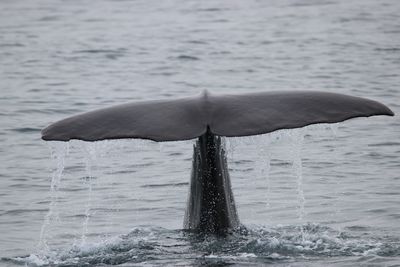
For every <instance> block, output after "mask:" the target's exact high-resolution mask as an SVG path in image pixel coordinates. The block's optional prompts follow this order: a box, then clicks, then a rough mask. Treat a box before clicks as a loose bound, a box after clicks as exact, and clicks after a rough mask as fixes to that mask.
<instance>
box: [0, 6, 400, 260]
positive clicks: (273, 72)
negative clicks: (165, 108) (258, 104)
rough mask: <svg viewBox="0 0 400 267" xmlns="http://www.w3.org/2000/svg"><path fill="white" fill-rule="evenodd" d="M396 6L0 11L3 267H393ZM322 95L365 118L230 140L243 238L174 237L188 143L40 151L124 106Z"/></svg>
mask: <svg viewBox="0 0 400 267" xmlns="http://www.w3.org/2000/svg"><path fill="white" fill-rule="evenodd" d="M399 14H400V1H398V0H380V1H375V0H279V1H278V0H266V1H256V0H248V1H239V0H232V1H211V0H205V1H195V0H185V1H183V0H166V1H148V0H146V1H145V0H135V1H128V0H126V1H124V0H119V1H111V0H108V1H106V0H98V1H89V0H83V1H75V0H72V1H66V0H35V1H23V0H2V1H1V2H0V266H90V265H93V266H105V265H113V264H115V265H118V264H120V265H122V266H199V265H201V266H228V265H229V266H249V265H250V266H259V265H268V266H269V265H271V266H400V174H399V173H400V172H399V170H400V119H399V114H400V15H399ZM204 89H207V90H209V91H210V92H213V93H247V92H258V91H272V90H276V91H280V90H320V91H326V92H337V93H345V94H350V95H355V96H361V97H367V98H371V99H374V100H377V101H380V102H382V103H384V104H386V105H387V106H389V107H390V108H391V109H392V110H393V111H394V112H395V113H396V116H395V117H385V116H377V117H372V118H360V119H354V120H349V121H347V122H344V123H339V124H335V125H316V126H310V127H306V128H303V129H297V130H290V131H288V130H286V131H278V132H275V133H272V134H269V135H263V136H256V137H247V138H228V139H226V140H225V143H226V150H227V152H228V156H229V160H228V164H229V168H230V174H231V180H232V187H233V192H234V196H235V201H236V205H237V208H238V213H239V218H240V221H241V223H242V226H241V227H240V228H239V229H237V230H236V231H235V232H233V233H232V234H231V235H230V236H228V237H225V238H218V237H213V236H200V235H195V234H193V233H189V232H186V231H183V230H182V224H183V216H184V212H185V208H186V199H187V193H188V186H189V178H190V169H191V157H192V149H193V141H184V142H169V143H168V142H167V143H162V144H158V143H155V142H150V141H141V140H120V141H105V142H95V143H85V142H80V141H73V142H70V143H58V142H47V143H46V142H44V141H42V140H41V138H40V136H41V135H40V131H41V129H42V128H44V127H46V126H47V125H49V124H50V123H52V122H55V121H57V120H60V119H62V118H65V117H68V116H71V115H74V114H77V113H80V112H85V111H89V110H93V109H96V108H102V107H107V106H111V105H115V104H121V103H126V102H129V101H139V100H149V99H174V98H177V97H183V96H191V95H196V94H199V93H200V92H201V91H202V90H204Z"/></svg>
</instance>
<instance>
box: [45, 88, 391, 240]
mask: <svg viewBox="0 0 400 267" xmlns="http://www.w3.org/2000/svg"><path fill="white" fill-rule="evenodd" d="M373 115H389V116H393V115H394V114H393V112H392V111H391V110H390V109H389V108H388V107H386V106H385V105H383V104H381V103H379V102H376V101H373V100H369V99H365V98H359V97H353V96H347V95H342V94H333V93H324V92H311V91H303V92H267V93H254V94H246V95H224V96H222V95H212V94H209V93H207V92H204V93H203V94H202V95H201V96H197V97H188V98H182V99H178V100H163V101H147V102H137V103H131V104H125V105H119V106H115V107H110V108H105V109H99V110H96V111H92V112H88V113H84V114H81V115H76V116H73V117H70V118H67V119H64V120H61V121H59V122H56V123H54V124H52V125H50V126H48V127H47V128H45V129H44V130H43V131H42V138H43V139H44V140H57V141H69V140H71V139H80V140H85V141H96V140H104V139H118V138H142V139H150V140H154V141H177V140H186V139H193V138H198V141H197V143H196V145H195V147H194V154H193V169H192V179H191V183H190V188H189V199H188V205H187V210H186V214H185V222H184V224H185V228H187V229H190V230H196V231H199V232H202V233H204V232H206V233H216V234H220V233H225V232H226V230H228V229H231V228H235V227H237V226H238V225H239V219H238V216H237V212H236V208H235V204H234V200H233V194H232V189H231V183H230V178H229V174H228V167H227V163H226V157H225V151H224V150H223V146H222V144H221V138H220V136H249V135H256V134H264V133H269V132H272V131H275V130H279V129H291V128H298V127H303V126H306V125H310V124H315V123H335V122H341V121H344V120H347V119H351V118H355V117H369V116H373Z"/></svg>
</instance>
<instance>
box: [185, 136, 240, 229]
mask: <svg viewBox="0 0 400 267" xmlns="http://www.w3.org/2000/svg"><path fill="white" fill-rule="evenodd" d="M237 226H239V218H238V216H237V212H236V206H235V201H234V199H233V194H232V188H231V181H230V178H229V172H228V164H227V161H226V155H225V151H224V149H223V145H222V144H221V137H219V136H216V135H214V134H212V133H211V131H210V130H208V131H207V132H206V133H205V134H203V135H202V136H200V137H199V139H198V140H197V142H196V144H195V146H194V151H193V167H192V177H191V181H190V189H189V199H188V203H187V208H186V213H185V220H184V227H185V229H189V230H194V231H197V232H201V233H217V234H224V233H226V232H227V230H228V229H234V228H236V227H237Z"/></svg>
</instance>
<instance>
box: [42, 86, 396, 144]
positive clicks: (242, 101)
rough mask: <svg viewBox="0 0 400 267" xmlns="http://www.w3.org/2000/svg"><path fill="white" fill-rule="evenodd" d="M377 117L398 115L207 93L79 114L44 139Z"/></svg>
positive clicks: (344, 102)
mask: <svg viewBox="0 0 400 267" xmlns="http://www.w3.org/2000/svg"><path fill="white" fill-rule="evenodd" d="M374 115H389V116H393V115H394V114H393V112H392V111H391V110H390V109H389V108H388V107H386V106H385V105H383V104H381V103H379V102H376V101H373V100H369V99H365V98H360V97H354V96H348V95H342V94H334V93H326V92H315V91H287V92H274V91H272V92H264V93H252V94H245V95H213V94H209V93H208V92H207V91H205V92H204V93H203V94H202V95H200V96H196V97H187V98H181V99H177V100H159V101H143V102H134V103H129V104H123V105H117V106H114V107H110V108H104V109H99V110H95V111H91V112H87V113H83V114H80V115H76V116H73V117H70V118H67V119H64V120H61V121H59V122H56V123H54V124H52V125H50V126H48V127H47V128H45V129H44V130H43V131H42V139H44V140H47V141H50V140H55V141H69V140H71V139H80V140H84V141H97V140H104V139H119V138H141V139H150V140H154V141H178V140H188V139H194V138H197V137H199V136H201V135H203V134H204V133H205V132H206V131H207V128H209V129H210V131H211V132H212V133H213V134H215V135H219V136H249V135H256V134H264V133H269V132H273V131H275V130H279V129H291V128H298V127H303V126H307V125H310V124H315V123H335V122H341V121H344V120H347V119H351V118H355V117H369V116H374Z"/></svg>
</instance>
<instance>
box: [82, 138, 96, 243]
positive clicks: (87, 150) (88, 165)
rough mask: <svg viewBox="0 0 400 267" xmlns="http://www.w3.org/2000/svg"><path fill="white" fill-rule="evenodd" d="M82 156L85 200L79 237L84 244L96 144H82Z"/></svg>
mask: <svg viewBox="0 0 400 267" xmlns="http://www.w3.org/2000/svg"><path fill="white" fill-rule="evenodd" d="M83 150H84V154H85V171H86V177H85V179H84V183H85V184H86V187H87V192H88V193H87V199H86V203H85V217H84V220H83V223H82V236H81V243H82V244H85V243H86V236H87V234H88V225H89V220H90V216H91V205H92V194H93V192H92V190H93V188H92V187H93V185H92V180H93V173H92V168H93V164H94V163H95V161H96V158H97V153H96V143H87V142H85V143H84V146H83Z"/></svg>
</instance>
